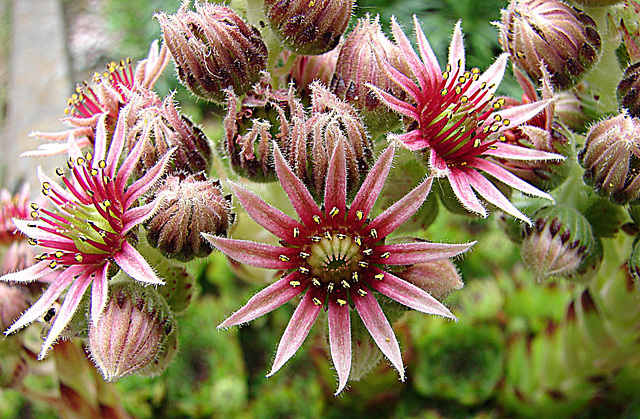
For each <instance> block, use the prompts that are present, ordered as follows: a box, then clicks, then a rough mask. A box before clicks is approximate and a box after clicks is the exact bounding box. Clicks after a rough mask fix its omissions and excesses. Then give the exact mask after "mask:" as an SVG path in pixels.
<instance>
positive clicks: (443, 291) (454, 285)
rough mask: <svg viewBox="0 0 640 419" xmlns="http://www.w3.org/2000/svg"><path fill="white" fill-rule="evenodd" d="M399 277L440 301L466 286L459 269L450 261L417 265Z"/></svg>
mask: <svg viewBox="0 0 640 419" xmlns="http://www.w3.org/2000/svg"><path fill="white" fill-rule="evenodd" d="M398 277H400V278H402V279H404V280H406V281H408V282H411V283H412V284H413V285H415V286H416V287H418V288H421V289H423V290H425V291H427V292H428V293H429V294H431V296H432V297H435V298H437V299H438V300H442V299H443V298H444V297H446V296H447V295H449V294H451V293H452V292H453V291H457V290H460V289H462V287H463V286H464V283H463V282H462V279H461V278H460V273H459V272H458V269H457V268H456V266H455V265H454V264H453V262H451V261H450V260H449V259H442V260H437V261H434V262H424V263H416V264H415V265H411V266H409V267H408V268H407V269H405V270H403V271H402V272H400V273H398Z"/></svg>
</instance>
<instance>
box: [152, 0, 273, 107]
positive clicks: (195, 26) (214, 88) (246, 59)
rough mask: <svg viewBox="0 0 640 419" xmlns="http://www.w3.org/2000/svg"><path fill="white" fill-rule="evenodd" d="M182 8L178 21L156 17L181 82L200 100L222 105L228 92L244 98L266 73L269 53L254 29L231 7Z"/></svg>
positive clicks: (197, 6) (161, 15) (203, 4)
mask: <svg viewBox="0 0 640 419" xmlns="http://www.w3.org/2000/svg"><path fill="white" fill-rule="evenodd" d="M187 5H188V3H186V2H185V3H184V4H183V6H182V7H181V8H180V9H179V10H178V12H177V13H176V14H175V15H171V16H169V15H166V14H164V13H159V14H157V15H156V17H157V19H158V21H159V22H160V26H162V32H163V36H164V40H165V43H166V45H167V47H168V48H169V51H170V52H171V55H172V56H173V60H174V61H175V63H176V69H177V72H178V78H179V79H180V81H181V82H182V83H183V84H184V85H185V86H186V87H187V88H188V89H189V90H191V92H192V93H193V94H195V95H196V96H198V97H200V98H203V99H206V100H210V101H213V102H217V103H223V102H224V101H225V98H226V95H225V93H224V89H226V88H227V87H231V88H232V89H233V90H234V91H235V92H236V94H243V93H245V92H246V91H248V90H249V89H250V88H251V86H252V85H253V84H254V83H256V82H257V81H258V80H259V76H260V72H261V71H263V70H265V69H266V65H267V47H266V45H265V44H264V42H263V41H262V38H261V37H260V33H259V32H258V30H257V29H255V28H254V27H252V26H250V25H248V24H247V23H246V22H245V21H244V20H242V18H240V16H238V15H237V14H236V13H235V12H234V11H233V10H231V9H229V8H228V7H224V6H218V5H214V4H210V3H198V4H196V11H195V12H192V11H188V10H187Z"/></svg>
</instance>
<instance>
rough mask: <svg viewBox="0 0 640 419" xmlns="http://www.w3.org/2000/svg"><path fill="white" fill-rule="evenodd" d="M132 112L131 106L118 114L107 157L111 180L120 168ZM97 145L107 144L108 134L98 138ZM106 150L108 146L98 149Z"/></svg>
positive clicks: (107, 169)
mask: <svg viewBox="0 0 640 419" xmlns="http://www.w3.org/2000/svg"><path fill="white" fill-rule="evenodd" d="M130 110H131V106H126V107H125V108H124V109H121V110H120V113H119V114H118V121H117V122H116V127H115V131H114V133H113V136H112V137H111V143H110V145H109V151H108V152H107V156H106V163H107V167H106V168H105V172H106V175H107V176H109V178H111V179H113V178H114V177H115V173H116V169H117V167H118V161H119V160H120V156H121V155H122V149H123V148H124V142H125V128H126V126H127V116H128V115H129V111H130ZM95 141H96V143H98V142H101V141H103V142H105V144H106V142H107V136H106V133H105V135H104V136H100V137H98V136H96V140H95ZM103 147H105V148H106V145H104V146H103V145H99V146H98V147H97V148H103Z"/></svg>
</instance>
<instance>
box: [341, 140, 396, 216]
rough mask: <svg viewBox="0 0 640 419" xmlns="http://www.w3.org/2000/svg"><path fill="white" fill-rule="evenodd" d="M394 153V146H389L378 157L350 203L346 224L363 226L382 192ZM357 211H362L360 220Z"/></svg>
mask: <svg viewBox="0 0 640 419" xmlns="http://www.w3.org/2000/svg"><path fill="white" fill-rule="evenodd" d="M394 152H395V146H394V145H393V144H391V145H390V146H389V147H387V149H386V150H385V151H384V152H383V153H382V154H381V155H380V157H378V161H376V163H375V164H374V165H373V167H372V168H371V171H370V172H369V174H368V175H367V177H366V179H365V180H364V182H363V183H362V186H360V190H359V191H358V193H357V194H356V197H355V198H354V199H353V202H352V203H351V208H350V210H349V214H348V215H347V224H352V223H354V222H359V223H360V224H363V223H364V221H365V220H366V218H367V217H368V216H369V213H370V212H371V208H373V205H374V204H375V203H376V200H377V199H378V196H379V195H380V191H382V187H383V186H384V183H385V181H386V180H387V176H388V175H389V170H390V169H391V163H392V162H393V154H394ZM358 211H362V217H360V218H359V217H358V214H359V213H358Z"/></svg>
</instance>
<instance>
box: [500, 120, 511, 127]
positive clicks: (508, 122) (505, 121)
mask: <svg viewBox="0 0 640 419" xmlns="http://www.w3.org/2000/svg"><path fill="white" fill-rule="evenodd" d="M509 124H511V121H510V120H509V119H505V120H503V121H502V125H504V126H505V127H508V126H509Z"/></svg>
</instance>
